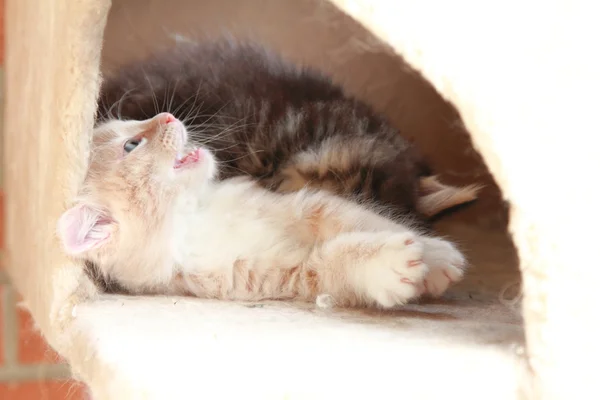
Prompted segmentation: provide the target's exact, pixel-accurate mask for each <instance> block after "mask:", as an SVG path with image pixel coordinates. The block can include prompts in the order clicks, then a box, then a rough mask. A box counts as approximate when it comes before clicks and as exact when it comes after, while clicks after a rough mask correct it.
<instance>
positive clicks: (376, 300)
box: [58, 113, 466, 308]
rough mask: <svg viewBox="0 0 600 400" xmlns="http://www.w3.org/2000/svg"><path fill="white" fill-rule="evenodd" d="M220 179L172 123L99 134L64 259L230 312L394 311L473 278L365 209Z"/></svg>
mask: <svg viewBox="0 0 600 400" xmlns="http://www.w3.org/2000/svg"><path fill="white" fill-rule="evenodd" d="M217 172H218V164H217V162H216V160H215V158H214V156H213V155H212V153H211V152H210V150H208V149H207V148H203V147H196V146H195V145H194V144H193V143H190V142H188V132H187V130H186V128H185V125H184V124H183V123H182V122H181V121H179V120H178V119H176V118H175V117H174V116H173V115H171V114H169V113H161V114H158V115H156V116H155V117H153V118H151V119H148V120H144V121H134V120H131V121H120V120H113V121H109V122H106V123H104V124H101V125H99V126H98V127H97V128H96V129H95V131H94V136H93V142H92V149H91V156H90V166H89V171H88V173H87V175H86V179H85V182H84V186H83V188H82V190H81V192H80V195H79V197H78V198H77V199H76V202H75V205H73V206H72V207H71V208H70V209H68V210H67V211H66V212H65V213H64V214H63V215H62V216H61V218H60V220H59V223H58V233H59V237H60V238H61V240H62V243H63V245H64V248H65V250H66V252H67V253H69V254H70V255H72V256H76V257H81V258H83V259H87V260H90V261H91V262H93V264H94V265H95V266H96V267H97V268H98V270H99V271H100V273H101V274H102V275H103V276H105V277H107V278H110V280H111V281H115V282H118V284H119V285H121V286H122V287H123V288H125V290H126V291H128V292H129V293H133V294H171V295H193V296H197V297H201V298H216V299H227V300H252V301H256V300H263V299H295V300H305V301H314V300H315V299H316V297H317V296H318V295H319V294H328V295H331V296H332V297H333V299H334V300H335V302H336V304H338V305H340V306H378V307H383V308H387V307H393V306H396V305H401V304H404V303H406V302H408V301H410V300H411V299H414V298H417V297H419V296H420V295H422V294H424V293H427V294H430V295H432V296H439V295H441V294H442V293H443V292H444V291H445V290H446V289H447V287H448V286H449V285H450V284H451V283H452V282H455V281H458V280H460V279H461V278H462V276H463V269H464V268H465V265H466V262H465V258H464V257H463V255H462V254H461V253H460V252H459V251H458V250H457V249H456V248H455V247H454V246H453V245H452V244H451V243H449V242H447V241H444V240H441V239H439V238H434V237H429V236H426V235H423V234H421V233H420V232H419V231H418V230H416V229H413V228H411V227H410V226H409V225H406V224H400V223H398V222H394V221H393V220H391V219H388V218H385V217H383V216H382V215H381V214H379V213H377V212H374V211H373V210H371V209H370V208H369V207H367V205H359V204H356V203H355V202H351V201H348V200H345V199H343V198H341V197H338V196H335V195H332V194H329V193H328V192H326V191H315V190H312V189H308V188H303V189H300V190H298V191H295V192H292V193H283V194H282V193H274V192H272V191H269V190H266V189H264V188H263V187H262V186H260V185H259V184H257V183H256V182H255V181H254V180H252V179H249V178H247V177H246V178H244V177H237V178H230V179H226V180H222V181H219V180H216V179H215V177H216V176H217Z"/></svg>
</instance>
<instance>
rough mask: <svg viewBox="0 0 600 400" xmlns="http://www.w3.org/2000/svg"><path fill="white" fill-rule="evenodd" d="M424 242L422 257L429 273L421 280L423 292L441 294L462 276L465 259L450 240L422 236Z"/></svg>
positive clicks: (433, 294) (437, 295) (434, 295)
mask: <svg viewBox="0 0 600 400" xmlns="http://www.w3.org/2000/svg"><path fill="white" fill-rule="evenodd" d="M422 240H423V242H424V244H425V250H424V252H423V259H424V261H425V262H426V263H427V265H429V273H428V274H427V276H426V277H425V279H424V281H423V289H424V290H423V292H424V294H428V295H431V296H432V297H439V296H441V295H442V294H443V293H444V292H445V291H446V289H448V287H449V286H450V285H452V284H453V283H456V282H458V281H460V280H461V279H462V278H463V275H464V271H465V269H466V266H467V261H466V259H465V257H464V256H463V254H462V253H461V252H460V251H459V250H458V249H457V248H456V247H455V246H454V245H453V244H452V243H450V242H448V241H446V240H442V239H438V238H422Z"/></svg>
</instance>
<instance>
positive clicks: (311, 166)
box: [99, 40, 478, 222]
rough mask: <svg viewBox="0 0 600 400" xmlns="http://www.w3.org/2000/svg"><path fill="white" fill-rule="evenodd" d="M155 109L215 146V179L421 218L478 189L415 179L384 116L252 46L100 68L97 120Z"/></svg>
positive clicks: (221, 44)
mask: <svg viewBox="0 0 600 400" xmlns="http://www.w3.org/2000/svg"><path fill="white" fill-rule="evenodd" d="M163 111H168V112H171V113H173V114H174V115H175V116H177V117H179V118H180V119H182V120H183V121H184V122H185V123H186V126H188V128H189V129H190V138H191V141H192V142H194V143H196V144H197V145H204V146H208V147H209V148H210V149H211V150H213V152H215V155H216V157H217V158H218V159H219V160H220V162H221V175H220V177H221V178H222V179H227V178H231V177H235V176H240V175H242V176H244V175H249V176H252V177H253V178H254V179H256V181H257V183H258V184H259V185H261V186H262V187H265V188H267V189H270V190H272V191H276V192H279V193H289V192H294V191H297V190H300V189H302V188H304V187H307V186H308V187H311V188H315V189H324V190H327V191H329V192H331V193H335V194H338V195H341V196H343V197H346V198H350V199H356V200H359V201H369V202H373V201H375V202H378V203H379V204H381V205H385V206H388V207H389V208H390V209H391V210H394V212H395V213H396V214H398V215H400V216H402V217H403V218H404V219H406V218H407V217H409V216H410V217H412V218H413V219H414V220H415V221H421V222H424V221H425V220H426V219H427V218H429V217H432V216H434V215H436V214H438V213H440V212H441V211H444V210H446V209H448V208H450V207H454V206H456V205H459V204H464V203H467V202H470V201H472V200H474V199H475V198H476V195H477V190H478V188H477V187H476V186H469V187H464V188H455V187H451V186H447V185H430V184H429V183H428V182H423V181H421V179H422V178H426V177H428V176H429V175H431V171H430V169H429V167H428V166H427V165H426V163H425V161H424V160H423V159H422V157H421V156H420V154H419V153H418V151H417V150H416V149H415V147H414V146H413V145H412V144H411V143H409V142H408V141H407V140H406V139H405V138H403V137H402V136H401V134H400V132H398V130H397V129H395V128H394V127H392V126H391V125H390V124H389V122H388V121H387V120H386V119H385V118H383V117H382V116H380V115H378V114H377V113H376V112H374V111H373V110H372V109H371V108H370V107H369V106H368V105H366V104H364V103H363V102H361V101H358V100H357V99H355V98H353V97H351V96H349V95H348V94H346V93H344V91H343V90H342V89H341V88H340V87H338V86H336V85H334V84H333V83H332V82H331V80H330V79H329V78H328V77H326V76H323V75H322V74H320V73H318V72H317V71H313V70H311V69H309V68H301V67H299V66H297V65H294V64H291V63H288V62H286V61H285V60H283V59H281V58H280V57H278V56H276V55H275V54H272V53H271V52H269V51H267V50H266V49H264V48H262V47H261V46H259V45H256V44H248V43H246V44H243V43H238V42H234V41H226V40H220V41H216V42H211V41H206V42H202V43H200V44H188V45H181V46H180V47H178V48H174V49H170V50H168V51H165V52H162V53H159V54H156V55H154V56H153V57H151V58H149V59H147V60H143V61H140V62H136V63H133V64H131V65H127V66H124V67H121V68H120V69H119V70H118V71H115V72H114V73H111V74H108V75H107V77H106V79H105V82H104V84H103V86H102V91H101V96H100V101H99V115H100V118H99V121H100V122H103V121H105V120H107V119H110V118H113V117H114V116H117V117H118V118H119V119H134V120H142V119H146V118H149V117H151V116H152V115H155V114H157V113H159V112H163Z"/></svg>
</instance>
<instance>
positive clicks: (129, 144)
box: [123, 138, 146, 153]
mask: <svg viewBox="0 0 600 400" xmlns="http://www.w3.org/2000/svg"><path fill="white" fill-rule="evenodd" d="M145 141H146V139H145V138H141V139H129V140H128V141H126V142H125V145H124V146H123V149H124V150H125V152H126V153H131V152H132V151H133V150H135V148H136V147H138V146H140V145H142V144H143V143H144V142H145Z"/></svg>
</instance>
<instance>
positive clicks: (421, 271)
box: [364, 233, 429, 308]
mask: <svg viewBox="0 0 600 400" xmlns="http://www.w3.org/2000/svg"><path fill="white" fill-rule="evenodd" d="M424 249H425V245H424V243H423V242H422V241H421V239H420V238H419V237H417V236H416V235H414V234H412V233H400V234H393V235H391V236H389V237H387V238H385V239H384V240H383V242H382V244H381V246H380V247H379V248H378V249H377V250H376V253H375V254H373V256H372V257H371V258H370V259H369V261H368V262H366V263H365V265H364V268H365V269H364V273H365V280H364V284H365V291H366V294H367V296H369V297H370V298H371V299H372V300H374V301H375V302H376V303H377V304H379V305H380V306H382V307H384V308H389V307H393V306H396V305H402V304H405V303H407V302H408V301H409V300H411V299H413V298H415V297H418V296H419V295H420V294H421V292H422V291H423V290H422V288H423V281H424V279H425V277H426V276H427V274H428V273H429V267H428V266H427V264H426V263H425V262H424V260H423V251H424Z"/></svg>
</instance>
